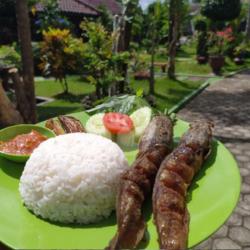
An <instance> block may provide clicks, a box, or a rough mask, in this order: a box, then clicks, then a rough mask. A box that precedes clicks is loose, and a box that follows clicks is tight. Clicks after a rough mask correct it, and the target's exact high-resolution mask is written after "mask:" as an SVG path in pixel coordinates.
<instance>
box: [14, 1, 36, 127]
mask: <svg viewBox="0 0 250 250" xmlns="http://www.w3.org/2000/svg"><path fill="white" fill-rule="evenodd" d="M16 15H17V30H18V37H19V45H20V49H21V61H22V78H20V77H19V76H18V73H17V72H16V73H13V79H14V83H15V85H16V96H17V100H19V101H18V109H19V111H20V113H21V115H22V117H23V119H24V121H25V122H31V123H35V122H36V121H37V117H36V100H35V87H34V64H33V55H32V46H31V31H30V19H29V9H28V4H27V1H26V0H18V1H16Z"/></svg>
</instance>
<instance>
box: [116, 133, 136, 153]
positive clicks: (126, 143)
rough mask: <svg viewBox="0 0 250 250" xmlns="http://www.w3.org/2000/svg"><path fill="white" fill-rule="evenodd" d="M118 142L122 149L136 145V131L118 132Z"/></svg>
mask: <svg viewBox="0 0 250 250" xmlns="http://www.w3.org/2000/svg"><path fill="white" fill-rule="evenodd" d="M116 143H117V144H118V145H119V146H120V147H121V148H122V149H131V148H133V147H134V145H135V131H134V130H132V131H130V132H129V133H126V134H117V135H116Z"/></svg>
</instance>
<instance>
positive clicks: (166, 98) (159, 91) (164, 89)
mask: <svg viewBox="0 0 250 250" xmlns="http://www.w3.org/2000/svg"><path fill="white" fill-rule="evenodd" d="M202 83H203V82H202V81H197V82H191V81H186V80H185V81H183V80H182V81H178V80H176V81H174V80H170V79H168V78H161V79H160V78H157V79H156V82H155V92H156V93H155V98H156V108H157V109H158V110H160V111H162V112H163V111H164V110H165V109H166V108H167V109H170V108H171V107H173V106H174V105H176V104H177V103H178V102H179V101H181V100H182V99H183V98H184V97H185V96H187V95H188V94H190V93H191V92H192V91H194V90H195V89H197V88H198V87H199V86H200V85H201V84H202ZM131 87H132V88H133V89H135V90H138V89H143V90H144V92H145V93H148V88H149V84H148V82H147V81H134V80H132V81H131Z"/></svg>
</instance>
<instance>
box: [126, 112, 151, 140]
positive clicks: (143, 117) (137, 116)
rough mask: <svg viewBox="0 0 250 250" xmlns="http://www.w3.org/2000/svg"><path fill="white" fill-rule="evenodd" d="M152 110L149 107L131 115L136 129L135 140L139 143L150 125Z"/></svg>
mask: <svg viewBox="0 0 250 250" xmlns="http://www.w3.org/2000/svg"><path fill="white" fill-rule="evenodd" d="M151 116H152V110H151V109H150V108H148V107H144V108H140V109H138V110H136V111H135V112H133V113H132V114H131V115H130V118H131V119H132V121H133V123H134V128H135V140H136V141H139V139H140V137H141V136H142V134H143V133H144V130H145V129H146V127H147V126H148V124H149V123H150V120H151Z"/></svg>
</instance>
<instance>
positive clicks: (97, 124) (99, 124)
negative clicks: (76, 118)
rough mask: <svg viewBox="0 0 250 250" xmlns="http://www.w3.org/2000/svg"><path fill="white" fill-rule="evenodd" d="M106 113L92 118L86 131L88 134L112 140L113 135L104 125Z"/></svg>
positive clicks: (87, 124)
mask: <svg viewBox="0 0 250 250" xmlns="http://www.w3.org/2000/svg"><path fill="white" fill-rule="evenodd" d="M103 116H104V113H99V114H95V115H93V116H91V117H90V118H89V119H88V121H87V123H86V130H87V132H88V133H91V134H96V135H101V136H104V137H106V138H109V139H111V133H110V132H109V131H108V130H107V129H106V128H105V126H104V124H103Z"/></svg>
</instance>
